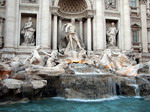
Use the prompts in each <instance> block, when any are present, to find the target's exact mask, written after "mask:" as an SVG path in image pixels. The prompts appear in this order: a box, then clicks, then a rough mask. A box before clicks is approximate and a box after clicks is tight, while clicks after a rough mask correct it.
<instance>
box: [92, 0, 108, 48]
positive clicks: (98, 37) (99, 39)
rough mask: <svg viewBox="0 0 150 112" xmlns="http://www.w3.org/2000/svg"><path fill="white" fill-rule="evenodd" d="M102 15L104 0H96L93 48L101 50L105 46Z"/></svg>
mask: <svg viewBox="0 0 150 112" xmlns="http://www.w3.org/2000/svg"><path fill="white" fill-rule="evenodd" d="M104 17H105V16H104V0H97V1H96V16H95V26H96V28H95V30H96V34H95V37H93V38H94V49H95V50H102V49H105V47H106V35H105V24H104Z"/></svg>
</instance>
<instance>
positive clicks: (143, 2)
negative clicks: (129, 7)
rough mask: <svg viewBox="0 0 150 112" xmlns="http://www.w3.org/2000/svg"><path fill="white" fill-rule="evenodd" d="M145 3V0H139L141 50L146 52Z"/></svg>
mask: <svg viewBox="0 0 150 112" xmlns="http://www.w3.org/2000/svg"><path fill="white" fill-rule="evenodd" d="M146 3H147V1H146V0H140V10H141V13H140V14H141V25H142V29H141V30H142V48H143V52H148V38H147V15H146V11H147V9H146Z"/></svg>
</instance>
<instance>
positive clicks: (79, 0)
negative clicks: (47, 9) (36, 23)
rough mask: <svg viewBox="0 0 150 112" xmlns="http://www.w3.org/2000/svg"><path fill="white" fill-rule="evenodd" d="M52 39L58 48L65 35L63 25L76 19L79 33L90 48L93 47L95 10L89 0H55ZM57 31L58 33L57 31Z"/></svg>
mask: <svg viewBox="0 0 150 112" xmlns="http://www.w3.org/2000/svg"><path fill="white" fill-rule="evenodd" d="M52 15H53V16H52V23H53V28H52V29H53V31H52V39H53V42H52V44H53V49H54V50H56V49H57V48H58V45H59V41H60V40H61V39H62V38H63V37H64V35H63V32H62V26H63V25H64V24H66V23H68V22H70V19H71V18H75V19H76V27H77V30H78V31H77V33H78V35H79V37H80V38H81V40H82V41H83V42H84V44H85V46H87V47H86V48H87V49H88V50H91V49H92V18H93V16H94V11H93V9H92V4H91V3H90V1H89V0H55V1H54V3H53V6H52ZM56 32H57V33H56ZM56 43H57V44H56Z"/></svg>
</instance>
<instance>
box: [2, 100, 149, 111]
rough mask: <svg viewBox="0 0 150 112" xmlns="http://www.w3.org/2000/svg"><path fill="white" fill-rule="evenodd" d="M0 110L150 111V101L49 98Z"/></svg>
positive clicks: (7, 106) (8, 106) (6, 106)
mask: <svg viewBox="0 0 150 112" xmlns="http://www.w3.org/2000/svg"><path fill="white" fill-rule="evenodd" d="M0 112H150V101H144V100H143V99H142V98H138V99H137V98H119V99H118V98H117V99H113V100H95V101H81V100H76V101H74V100H64V99H60V98H49V99H43V100H38V101H32V102H28V103H20V104H13V105H5V106H0Z"/></svg>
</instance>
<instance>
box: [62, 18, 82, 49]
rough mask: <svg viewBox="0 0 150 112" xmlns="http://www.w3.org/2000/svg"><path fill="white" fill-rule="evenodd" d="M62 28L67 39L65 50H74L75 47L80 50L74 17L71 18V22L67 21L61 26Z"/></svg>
mask: <svg viewBox="0 0 150 112" xmlns="http://www.w3.org/2000/svg"><path fill="white" fill-rule="evenodd" d="M63 30H64V32H65V35H66V39H67V40H68V44H67V47H66V51H76V50H77V47H78V48H79V49H80V50H82V49H83V48H82V47H81V43H80V41H79V38H78V35H77V32H76V26H75V19H74V18H72V19H71V23H67V24H65V25H64V26H63Z"/></svg>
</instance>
